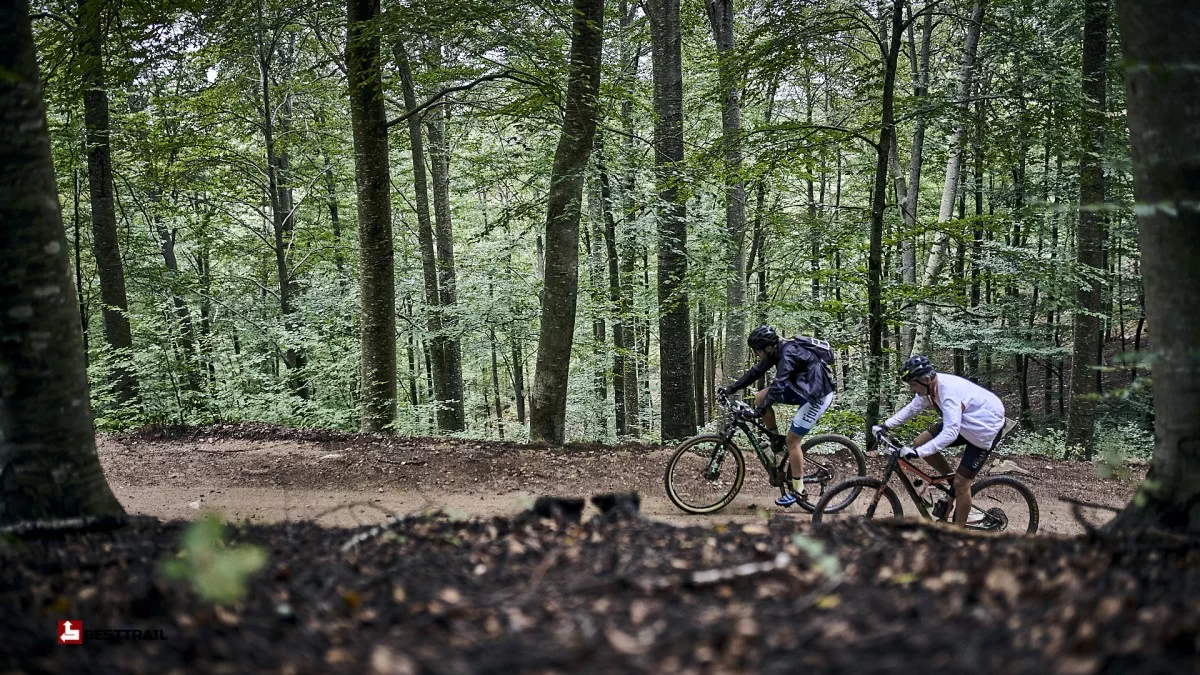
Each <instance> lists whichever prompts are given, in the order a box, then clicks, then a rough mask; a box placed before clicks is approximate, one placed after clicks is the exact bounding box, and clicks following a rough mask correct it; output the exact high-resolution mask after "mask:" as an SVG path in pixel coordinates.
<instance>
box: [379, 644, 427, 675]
mask: <svg viewBox="0 0 1200 675" xmlns="http://www.w3.org/2000/svg"><path fill="white" fill-rule="evenodd" d="M418 670H419V667H418V665H417V662H416V661H414V660H413V657H411V656H409V655H408V654H405V653H404V652H398V651H396V650H394V649H392V648H391V647H388V646H387V645H375V648H374V649H372V650H371V673H372V675H416V673H417V671H418Z"/></svg>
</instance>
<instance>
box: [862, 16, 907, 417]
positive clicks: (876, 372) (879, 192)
mask: <svg viewBox="0 0 1200 675" xmlns="http://www.w3.org/2000/svg"><path fill="white" fill-rule="evenodd" d="M903 9H904V0H893V2H892V29H891V44H890V45H889V47H888V51H887V55H886V57H887V58H886V60H885V64H884V76H883V97H882V108H883V110H882V116H881V120H880V128H879V144H878V145H877V146H876V148H875V150H876V161H875V189H874V192H873V193H872V195H873V196H872V198H871V243H870V250H869V253H868V257H867V341H868V349H869V353H868V357H867V358H868V360H869V363H868V367H867V409H866V428H867V433H868V434H869V433H870V428H871V427H872V426H873V425H875V424H876V422H878V420H879V404H880V400H879V396H880V385H881V383H882V381H883V372H882V370H883V359H884V354H883V332H884V330H885V329H886V325H885V323H884V316H883V211H884V207H885V206H886V205H887V178H888V154H889V152H890V150H891V148H892V134H894V133H895V132H896V129H895V121H894V117H895V104H894V99H895V90H896V60H897V58H898V57H899V55H900V41H901V37H902V36H901V28H902V26H903Z"/></svg>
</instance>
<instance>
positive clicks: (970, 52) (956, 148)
mask: <svg viewBox="0 0 1200 675" xmlns="http://www.w3.org/2000/svg"><path fill="white" fill-rule="evenodd" d="M987 2H988V0H975V6H974V8H973V9H972V10H971V25H970V26H968V28H967V41H966V44H965V45H964V46H963V57H962V71H961V73H960V74H959V82H958V100H957V101H956V102H955V107H956V108H957V109H958V113H959V115H960V118H959V121H958V123H957V124H955V126H954V132H953V133H952V134H951V135H950V156H949V158H947V160H946V183H945V185H944V186H943V187H942V206H941V210H940V211H939V212H938V223H939V224H945V223H948V222H950V218H951V217H953V215H954V197H955V194H956V193H957V192H958V179H959V174H960V173H961V169H962V154H963V152H962V151H963V137H964V136H965V130H966V111H967V109H968V106H969V105H970V101H969V99H970V95H971V78H972V77H973V75H974V73H975V55H976V53H977V52H978V51H979V32H980V28H981V27H982V25H983V13H984V10H985V9H986V8H987ZM949 241H950V234H949V232H948V231H947V230H946V229H945V228H942V229H941V230H939V231H938V233H937V235H936V237H935V238H934V243H933V248H931V249H930V251H929V258H928V259H927V260H926V262H925V272H924V274H923V275H922V278H921V287H922V288H930V287H931V286H933V284H935V283H936V282H937V276H938V272H939V271H940V270H941V268H942V261H943V259H944V258H945V254H946V244H947V243H948V242H949ZM932 323H933V310H932V308H931V307H930V306H929V305H924V304H923V305H921V307H920V309H919V311H918V312H917V337H916V340H915V342H914V343H913V350H912V352H911V353H913V354H916V353H920V352H927V351H929V348H930V346H931V345H930V331H931V330H932Z"/></svg>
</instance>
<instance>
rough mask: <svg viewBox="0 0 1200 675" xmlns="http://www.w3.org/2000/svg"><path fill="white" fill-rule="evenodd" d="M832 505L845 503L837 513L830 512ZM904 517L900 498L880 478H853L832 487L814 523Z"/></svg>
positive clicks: (818, 504)
mask: <svg viewBox="0 0 1200 675" xmlns="http://www.w3.org/2000/svg"><path fill="white" fill-rule="evenodd" d="M832 503H844V505H843V506H842V507H841V508H840V509H837V510H830V508H829V505H830V504H832ZM903 517H904V508H903V507H901V506H900V498H899V497H897V496H896V493H895V492H893V491H892V488H890V487H888V486H886V485H884V484H883V483H882V482H880V480H879V479H878V478H851V479H850V480H845V481H842V482H841V483H838V484H837V485H835V486H833V487H832V488H830V489H829V490H828V491H826V492H825V494H824V495H823V496H822V497H821V499H820V500H818V501H817V503H816V508H815V509H814V510H813V524H814V525H816V524H819V523H830V522H836V521H839V520H849V519H852V518H877V519H887V518H895V519H897V520H899V519H900V518H903Z"/></svg>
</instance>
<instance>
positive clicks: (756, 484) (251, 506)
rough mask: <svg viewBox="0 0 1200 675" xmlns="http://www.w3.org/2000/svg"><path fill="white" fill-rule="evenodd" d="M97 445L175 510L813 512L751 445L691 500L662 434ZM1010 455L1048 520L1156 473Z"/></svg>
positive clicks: (1118, 501) (219, 434) (1064, 519)
mask: <svg viewBox="0 0 1200 675" xmlns="http://www.w3.org/2000/svg"><path fill="white" fill-rule="evenodd" d="M98 446H99V453H100V460H101V463H102V464H103V466H104V470H105V473H106V475H107V477H108V481H109V485H110V486H111V487H112V489H113V492H114V493H115V494H116V496H117V498H118V499H119V500H120V501H121V503H122V504H123V505H124V506H125V508H126V510H128V511H129V512H130V513H134V514H141V515H149V516H155V517H158V518H162V519H164V520H169V519H176V518H182V519H190V518H194V517H196V516H198V515H200V514H203V513H208V512H217V513H221V514H223V515H224V516H225V517H227V518H231V519H237V520H247V521H252V522H262V523H270V522H279V521H286V520H313V521H315V522H317V523H318V524H321V525H327V526H343V527H353V526H360V525H368V524H372V523H375V522H378V521H380V520H382V519H383V518H385V517H387V516H388V515H393V514H412V513H421V512H425V511H433V510H438V509H440V510H443V511H445V512H446V513H448V514H450V515H451V517H463V518H470V517H484V518H487V517H493V516H510V515H514V514H516V513H517V512H519V511H521V510H524V509H526V508H528V507H529V506H530V505H531V504H532V503H533V500H534V499H536V498H537V497H538V496H541V495H555V496H564V497H572V496H574V497H587V496H590V495H592V494H596V493H601V492H611V491H626V490H636V491H637V492H638V493H640V494H641V497H642V512H643V513H644V514H645V515H647V516H649V517H651V518H654V519H656V520H660V521H665V522H669V523H672V524H676V525H697V524H706V523H715V522H749V521H753V520H757V519H759V518H761V517H762V515H761V514H762V513H763V512H765V513H768V514H770V516H771V517H772V518H786V519H798V520H801V521H803V522H806V521H807V520H808V517H809V516H808V514H806V513H804V512H802V511H800V510H798V509H792V510H786V511H785V510H783V509H780V508H778V507H776V506H774V505H773V504H772V503H771V501H772V499H773V498H774V493H773V492H772V489H771V488H770V487H769V486H768V485H767V483H766V478H765V475H764V473H763V471H762V468H761V467H760V466H758V465H757V462H756V461H754V460H753V459H752V458H747V461H748V466H747V476H746V485H745V486H744V487H743V488H742V491H741V494H739V496H738V498H737V499H736V500H735V501H734V503H733V504H731V505H730V506H729V507H727V508H726V509H725V510H723V511H722V512H720V513H718V514H715V515H711V516H688V515H686V514H683V513H682V512H680V511H679V510H678V509H677V508H676V507H675V506H674V505H672V504H671V503H670V502H669V501H668V500H667V497H666V494H665V492H664V490H663V486H662V472H663V469H664V467H665V464H666V460H667V458H668V457H669V456H670V450H669V449H664V448H661V447H655V446H641V445H623V446H614V447H608V446H599V445H569V446H567V448H566V449H553V448H545V447H538V446H532V445H521V444H515V443H499V442H493V441H478V440H469V439H455V438H388V437H384V436H373V435H360V434H347V433H337V432H326V431H313V430H293V429H284V428H279V427H273V426H269V425H260V424H236V425H233V424H225V425H216V426H211V427H199V428H184V429H172V430H146V431H141V432H134V433H129V434H109V435H100V436H98ZM1008 459H1012V460H1015V461H1016V463H1017V464H1018V465H1020V466H1021V467H1023V468H1025V469H1027V470H1029V471H1031V472H1032V474H1033V475H1032V476H1019V477H1020V478H1021V479H1022V480H1024V481H1025V482H1026V483H1028V484H1029V485H1030V486H1031V487H1032V488H1033V489H1034V492H1035V493H1036V494H1037V498H1038V503H1039V506H1040V508H1041V523H1042V524H1041V528H1040V531H1041V532H1043V533H1053V534H1078V533H1081V532H1082V531H1083V528H1082V526H1081V525H1080V524H1079V523H1078V522H1077V521H1076V519H1075V517H1074V516H1073V515H1072V513H1071V507H1070V505H1069V504H1067V503H1064V502H1063V501H1061V499H1060V497H1070V498H1074V499H1079V500H1083V501H1087V502H1092V503H1096V504H1101V505H1105V506H1110V507H1121V506H1124V505H1125V504H1126V503H1128V501H1129V500H1130V498H1131V497H1132V495H1133V491H1134V489H1135V488H1136V486H1137V482H1138V481H1140V479H1141V478H1142V476H1143V470H1135V471H1134V472H1133V475H1131V476H1129V477H1127V478H1124V479H1102V478H1098V477H1097V476H1096V473H1095V467H1094V465H1092V464H1090V463H1087V462H1068V461H1054V460H1049V459H1046V458H1043V457H1027V456H1020V457H1008ZM872 464H873V466H872V468H871V470H870V471H869V472H868V473H870V474H871V475H877V474H878V473H879V468H878V466H875V464H876V463H875V462H872ZM902 499H904V500H905V502H906V505H907V500H906V498H902ZM588 508H589V509H591V508H592V507H591V506H590V505H589V506H588ZM910 510H911V509H910ZM1085 515H1086V516H1087V517H1089V518H1090V519H1091V520H1092V522H1103V521H1104V520H1105V519H1107V518H1108V517H1109V514H1108V513H1106V512H1105V511H1102V510H1097V509H1090V510H1085ZM585 517H586V514H585Z"/></svg>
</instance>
